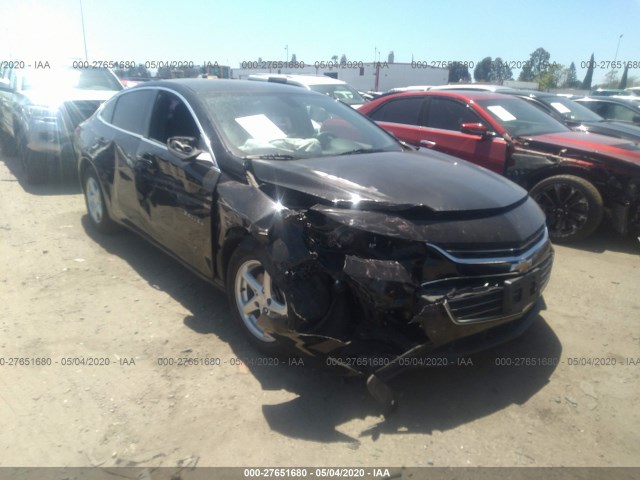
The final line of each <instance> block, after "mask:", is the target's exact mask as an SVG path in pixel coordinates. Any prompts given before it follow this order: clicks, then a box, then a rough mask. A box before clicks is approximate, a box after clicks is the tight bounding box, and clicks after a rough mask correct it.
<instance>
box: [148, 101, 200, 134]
mask: <svg viewBox="0 0 640 480" xmlns="http://www.w3.org/2000/svg"><path fill="white" fill-rule="evenodd" d="M171 137H194V138H200V131H199V130H198V125H197V124H196V121H195V120H194V118H193V115H191V112H190V111H189V109H188V108H187V105H186V104H185V103H184V102H183V101H182V100H181V99H180V98H178V96H176V95H174V94H172V93H169V92H166V91H164V90H161V91H160V92H159V93H158V97H157V99H156V104H155V106H154V108H153V115H152V116H151V125H150V128H149V138H152V139H153V140H156V141H158V142H160V143H162V144H166V143H167V139H169V138H171Z"/></svg>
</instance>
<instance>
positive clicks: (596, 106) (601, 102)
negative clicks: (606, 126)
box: [575, 97, 640, 126]
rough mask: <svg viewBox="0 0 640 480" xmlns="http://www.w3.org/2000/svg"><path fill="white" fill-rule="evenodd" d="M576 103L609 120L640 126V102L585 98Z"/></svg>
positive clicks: (577, 100) (620, 99) (613, 98)
mask: <svg viewBox="0 0 640 480" xmlns="http://www.w3.org/2000/svg"><path fill="white" fill-rule="evenodd" d="M575 101H576V102H578V103H580V104H581V105H584V106H585V107H587V108H588V109H589V110H592V111H594V112H595V113H597V114H598V115H600V116H601V117H604V118H606V119H608V120H615V121H617V122H628V123H629V124H634V125H638V126H640V102H639V101H637V100H629V99H626V98H615V97H585V98H577V99H576V100H575Z"/></svg>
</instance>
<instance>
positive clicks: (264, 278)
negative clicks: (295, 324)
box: [227, 240, 291, 355]
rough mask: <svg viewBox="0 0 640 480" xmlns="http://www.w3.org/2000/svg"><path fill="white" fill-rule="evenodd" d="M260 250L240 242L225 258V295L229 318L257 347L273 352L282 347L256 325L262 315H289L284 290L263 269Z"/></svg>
mask: <svg viewBox="0 0 640 480" xmlns="http://www.w3.org/2000/svg"><path fill="white" fill-rule="evenodd" d="M265 255H266V253H265V252H264V249H263V248H262V247H260V246H259V245H258V244H257V243H255V242H253V241H249V240H245V241H243V242H242V243H241V244H240V245H239V246H238V248H237V249H236V250H235V252H234V253H233V255H232V256H231V259H230V260H229V268H228V272H227V295H228V297H229V304H230V306H231V309H232V312H233V317H234V319H235V320H236V323H237V324H238V325H239V326H240V329H241V330H242V332H243V334H244V335H245V337H246V338H247V340H249V342H250V343H251V344H252V345H253V346H254V347H256V348H257V349H258V350H260V351H262V352H264V353H267V354H270V355H274V354H280V353H283V349H282V346H281V345H280V344H279V343H278V341H277V340H276V339H275V338H273V337H272V336H271V335H269V334H268V333H266V332H265V331H264V330H263V329H262V328H261V327H260V326H259V325H258V318H259V317H260V315H262V314H265V315H269V316H272V317H286V318H290V317H291V313H290V312H289V308H288V306H287V299H286V296H285V293H284V292H283V291H282V290H281V289H280V288H279V287H278V286H277V285H276V284H275V282H274V281H273V278H272V276H271V274H270V273H269V272H268V271H267V269H266V268H265V263H267V262H265Z"/></svg>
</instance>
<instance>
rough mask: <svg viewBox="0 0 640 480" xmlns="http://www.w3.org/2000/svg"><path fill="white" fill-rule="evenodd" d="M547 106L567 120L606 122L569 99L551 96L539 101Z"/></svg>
mask: <svg viewBox="0 0 640 480" xmlns="http://www.w3.org/2000/svg"><path fill="white" fill-rule="evenodd" d="M539 100H540V101H541V102H542V103H544V104H545V105H548V106H549V107H551V108H553V109H554V110H555V111H556V112H558V113H559V114H560V115H562V117H563V118H564V119H565V120H569V121H574V122H600V121H602V120H604V118H602V117H601V116H600V115H598V114H597V113H594V112H592V111H591V110H589V109H588V108H587V107H584V106H582V105H580V104H579V103H577V102H574V101H573V100H569V99H568V98H564V97H558V96H549V97H541V98H540V99H539Z"/></svg>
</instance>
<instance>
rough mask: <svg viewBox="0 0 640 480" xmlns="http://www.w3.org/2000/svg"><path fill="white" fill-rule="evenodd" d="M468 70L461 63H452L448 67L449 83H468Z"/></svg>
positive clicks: (469, 78) (469, 77)
mask: <svg viewBox="0 0 640 480" xmlns="http://www.w3.org/2000/svg"><path fill="white" fill-rule="evenodd" d="M470 81H471V75H470V74H469V68H468V67H467V66H466V65H464V64H463V63H462V62H452V63H451V66H450V67H449V83H456V82H470Z"/></svg>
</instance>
